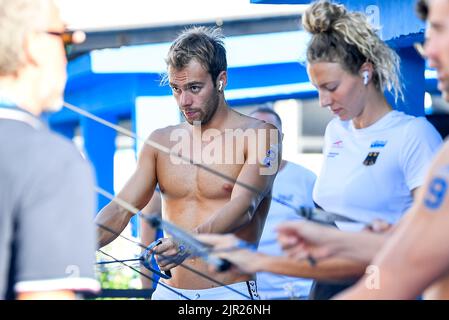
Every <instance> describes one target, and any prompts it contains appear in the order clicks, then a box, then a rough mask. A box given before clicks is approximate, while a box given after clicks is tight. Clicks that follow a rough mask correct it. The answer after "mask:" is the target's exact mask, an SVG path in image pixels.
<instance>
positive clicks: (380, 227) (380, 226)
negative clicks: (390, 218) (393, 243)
mask: <svg viewBox="0 0 449 320" xmlns="http://www.w3.org/2000/svg"><path fill="white" fill-rule="evenodd" d="M392 226H393V225H392V224H390V223H388V222H387V221H385V220H382V219H375V220H373V221H372V222H371V223H370V224H369V225H368V226H366V227H365V228H364V229H363V230H364V231H370V232H374V233H384V232H388V231H389V230H391V227H392Z"/></svg>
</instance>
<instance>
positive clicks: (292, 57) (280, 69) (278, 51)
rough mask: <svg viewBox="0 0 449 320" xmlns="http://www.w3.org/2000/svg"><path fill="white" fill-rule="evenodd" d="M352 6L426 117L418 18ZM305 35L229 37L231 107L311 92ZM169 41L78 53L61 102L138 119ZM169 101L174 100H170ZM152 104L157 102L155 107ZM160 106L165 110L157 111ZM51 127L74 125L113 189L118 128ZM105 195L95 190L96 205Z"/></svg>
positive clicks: (55, 121) (68, 116)
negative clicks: (394, 58) (389, 50)
mask: <svg viewBox="0 0 449 320" xmlns="http://www.w3.org/2000/svg"><path fill="white" fill-rule="evenodd" d="M251 2H252V3H279V4H281V3H282V4H285V3H290V4H306V3H310V1H301V0H281V1H275V0H251ZM341 2H342V3H344V4H346V5H347V6H348V7H349V8H350V9H353V10H360V11H362V12H365V13H367V15H368V17H369V19H371V21H372V23H375V24H378V25H380V26H382V29H381V31H380V32H381V35H382V37H383V39H384V40H386V41H388V43H389V44H390V45H391V46H392V47H393V48H395V49H396V50H397V52H398V53H399V55H400V56H401V59H402V73H403V76H404V79H405V95H406V100H405V102H404V103H399V104H398V105H397V108H398V109H400V110H403V111H405V112H407V113H410V114H414V115H424V93H425V91H426V90H427V91H431V92H432V91H435V90H436V81H435V79H428V80H427V81H426V79H425V77H424V72H425V62H424V60H423V59H422V58H421V57H420V56H419V55H418V54H417V53H416V51H415V50H414V48H413V43H414V42H418V41H422V40H423V30H424V24H423V23H422V22H421V21H419V20H418V18H416V16H415V14H414V5H413V4H414V1H410V0H395V1H391V0H370V1H368V0H347V1H341ZM307 39H308V38H307V35H306V34H305V33H304V32H302V31H300V30H298V31H290V32H276V33H266V34H261V35H260V34H259V35H248V36H235V37H228V39H227V40H226V46H227V50H228V60H229V85H228V87H227V89H226V97H227V100H228V102H229V103H230V104H231V105H232V106H241V105H248V104H255V103H262V102H265V101H273V100H279V99H289V98H295V99H305V98H310V97H316V96H317V92H316V90H314V88H313V87H312V86H311V85H310V83H309V82H308V78H307V74H306V70H305V67H304V65H303V64H302V63H301V52H304V47H305V45H306V44H307ZM168 47H169V43H158V44H149V45H140V46H131V47H124V48H117V49H106V50H99V51H93V52H90V53H87V54H84V55H82V56H80V57H78V58H76V59H74V60H72V61H70V63H69V66H68V74H69V78H68V83H67V87H66V94H65V100H66V101H67V102H69V103H71V104H74V105H76V106H79V107H81V108H83V109H85V110H88V111H90V112H92V113H94V114H96V115H97V116H100V117H102V118H105V119H106V120H108V121H111V122H113V123H118V121H119V120H122V119H130V120H131V122H132V128H133V129H135V123H136V99H138V98H139V97H169V96H170V95H171V92H170V90H169V87H168V86H161V84H160V79H161V76H160V75H161V73H162V72H164V69H165V66H164V61H163V58H164V55H165V53H166V52H167V50H168ZM174 103H175V102H174V100H173V104H174ZM156 107H157V106H156ZM158 112H163V109H158ZM49 123H50V126H51V127H52V128H53V129H54V130H56V131H58V132H60V133H62V134H63V135H65V136H67V137H69V138H72V137H73V136H74V133H75V129H76V128H77V127H78V126H79V128H80V130H81V133H82V135H83V137H84V147H85V152H86V155H87V156H88V158H89V159H90V160H91V162H92V163H93V165H94V167H95V171H96V178H97V183H98V185H99V186H100V187H102V188H103V189H105V190H107V191H109V192H111V193H113V159H114V153H115V148H116V147H115V138H116V132H115V131H114V130H112V129H109V128H107V127H105V126H103V125H101V124H99V123H96V122H94V121H92V120H89V119H86V118H83V117H80V116H79V115H77V114H75V113H73V112H71V111H69V110H67V109H64V110H63V111H61V112H59V113H57V114H54V115H52V116H51V117H50V118H49ZM108 202H109V201H108V200H107V199H105V198H103V197H102V196H99V208H102V207H103V206H104V205H105V204H107V203H108Z"/></svg>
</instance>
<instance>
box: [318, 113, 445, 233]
mask: <svg viewBox="0 0 449 320" xmlns="http://www.w3.org/2000/svg"><path fill="white" fill-rule="evenodd" d="M440 145H441V136H440V135H439V133H438V132H437V131H436V130H435V128H434V127H433V126H432V125H431V124H430V123H429V122H428V121H427V120H426V119H425V118H416V117H413V116H410V115H406V114H404V113H403V112H399V111H391V112H389V113H388V114H386V115H385V116H384V117H382V118H381V119H379V120H378V121H377V122H375V123H374V124H372V125H371V126H369V127H367V128H362V129H356V128H354V126H353V123H352V121H341V120H340V119H338V118H336V119H333V120H332V121H331V122H330V123H329V125H328V126H327V128H326V133H325V147H324V150H323V155H324V162H323V167H322V169H321V173H320V175H319V177H318V179H317V181H316V184H315V188H314V191H313V199H314V200H315V202H316V203H317V204H318V205H319V206H320V207H322V208H323V209H324V210H325V211H329V212H334V213H339V214H342V215H344V216H347V217H349V218H353V219H357V220H360V221H363V222H370V221H372V220H373V219H376V218H379V219H383V220H386V221H388V222H389V223H395V222H397V221H398V220H399V218H400V217H401V216H402V214H403V213H405V211H406V210H407V209H408V208H409V207H410V206H411V204H412V202H413V197H412V194H411V191H412V190H413V189H415V188H417V187H419V186H421V185H422V184H423V182H424V178H425V174H426V172H427V169H428V167H429V165H430V163H431V160H432V158H433V156H434V154H435V152H436V150H437V149H438V148H439V146H440ZM337 225H338V227H339V228H341V229H345V230H350V229H352V228H351V226H350V225H351V224H347V223H344V224H343V223H339V224H337ZM356 229H357V228H356Z"/></svg>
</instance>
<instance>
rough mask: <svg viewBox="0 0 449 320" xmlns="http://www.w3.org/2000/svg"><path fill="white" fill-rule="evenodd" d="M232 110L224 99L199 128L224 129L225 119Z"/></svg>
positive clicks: (225, 125)
mask: <svg viewBox="0 0 449 320" xmlns="http://www.w3.org/2000/svg"><path fill="white" fill-rule="evenodd" d="M231 112H232V110H231V109H230V108H229V107H228V105H227V104H226V102H225V101H222V102H220V104H219V105H218V107H217V110H216V111H215V114H214V115H213V116H212V118H211V119H210V121H209V122H208V123H206V124H204V125H201V130H202V131H204V130H207V129H217V130H224V129H226V128H227V124H226V119H227V118H228V116H229V114H230V113H231Z"/></svg>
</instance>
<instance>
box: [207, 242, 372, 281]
mask: <svg viewBox="0 0 449 320" xmlns="http://www.w3.org/2000/svg"><path fill="white" fill-rule="evenodd" d="M198 239H199V240H200V241H203V242H205V243H208V244H211V245H213V246H214V250H215V251H216V255H217V256H219V257H220V258H223V259H227V260H229V261H230V262H231V263H232V264H233V265H234V267H235V268H237V269H239V270H240V271H242V272H245V273H250V274H253V273H256V272H272V273H277V274H282V275H286V276H292V277H301V278H312V279H317V280H323V281H335V282H339V281H342V280H347V279H350V278H357V277H360V276H361V275H363V273H364V271H365V268H366V266H367V264H366V263H363V262H358V261H354V260H349V259H344V258H333V257H332V258H326V259H320V260H318V261H317V263H316V264H311V263H310V261H309V260H307V259H304V258H302V259H295V258H291V257H286V256H270V255H266V254H263V253H260V252H255V251H251V250H248V249H241V248H239V247H238V245H239V239H238V238H237V237H236V236H234V235H231V234H228V235H217V234H202V235H198Z"/></svg>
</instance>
